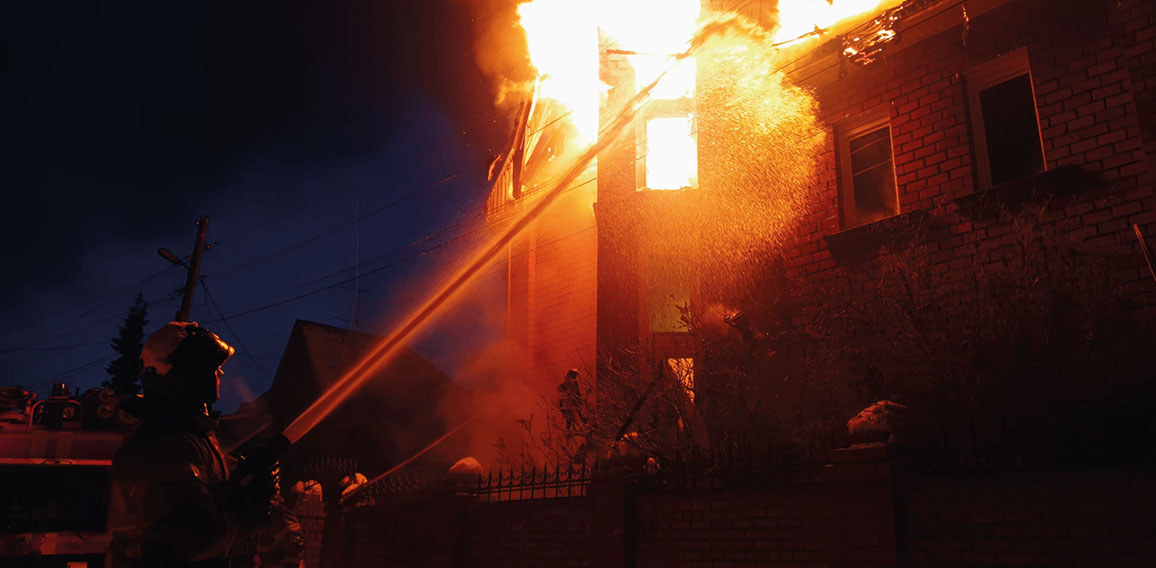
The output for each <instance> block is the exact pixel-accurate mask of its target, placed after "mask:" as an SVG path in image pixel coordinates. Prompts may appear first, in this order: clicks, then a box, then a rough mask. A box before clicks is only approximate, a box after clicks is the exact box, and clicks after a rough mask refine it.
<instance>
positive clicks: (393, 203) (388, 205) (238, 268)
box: [214, 171, 461, 275]
mask: <svg viewBox="0 0 1156 568" xmlns="http://www.w3.org/2000/svg"><path fill="white" fill-rule="evenodd" d="M460 175H461V172H460V171H458V172H454V173H452V174H450V175H448V176H446V177H444V178H441V179H439V180H437V181H435V182H433V183H432V184H429V185H427V186H424V187H421V188H419V189H417V190H414V191H411V192H409V193H407V194H405V195H403V196H401V197H398V198H396V199H394V200H393V201H390V202H389V203H386V204H385V205H383V206H381V207H378V208H377V209H374V210H372V211H369V212H368V213H365V214H363V215H358V216H357V217H356V218H355V219H354V220H353V221H346V222H343V223H339V224H337V225H333V226H330V227H329V228H327V229H324V230H322V231H320V232H318V233H315V234H313V235H310V236H308V237H306V238H304V239H302V240H300V241H297V242H295V243H293V244H291V245H289V246H287V247H284V248H282V249H278V250H275V251H273V252H270V253H267V254H264V255H261V256H260V257H257V258H255V259H251V260H249V261H247V262H245V263H244V264H242V265H240V266H235V267H233V268H231V269H226V270H224V271H220V272H217V273H216V274H217V275H224V274H236V273H241V272H246V271H248V270H253V269H254V268H256V266H257V265H258V264H260V263H262V262H265V261H268V260H271V259H273V258H277V257H279V256H281V255H282V254H285V253H287V252H289V251H292V250H295V249H298V248H300V247H303V246H305V245H307V244H309V243H311V242H313V241H316V240H317V239H320V238H321V237H324V236H328V235H331V234H333V233H335V232H337V231H339V230H341V229H343V228H345V227H348V226H350V225H353V224H355V223H358V222H360V221H364V220H366V219H368V218H370V217H372V216H374V215H377V214H378V213H381V212H383V211H386V210H389V209H392V208H394V207H397V206H398V205H400V204H402V203H404V202H406V201H408V200H410V199H412V198H414V197H416V196H418V195H421V194H422V193H425V192H427V191H429V190H431V189H434V188H435V187H439V186H441V185H444V184H446V183H448V182H450V181H452V180H454V179H457V178H458V177H459V176H460ZM270 223H271V222H269V223H265V225H268V224H270ZM249 233H252V231H251V230H250V231H247V232H246V233H244V234H249ZM227 240H228V239H226V242H227ZM220 242H223V241H217V243H220ZM217 243H214V244H217Z"/></svg>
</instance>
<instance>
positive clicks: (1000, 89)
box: [979, 74, 1044, 185]
mask: <svg viewBox="0 0 1156 568" xmlns="http://www.w3.org/2000/svg"><path fill="white" fill-rule="evenodd" d="M979 104H980V109H981V113H982V115H983V131H984V140H985V142H987V158H988V168H989V170H990V171H991V183H992V185H997V184H1001V183H1004V182H1008V181H1012V180H1016V179H1020V178H1024V177H1027V176H1030V175H1033V174H1037V173H1040V172H1042V171H1044V153H1043V148H1041V147H1040V133H1039V125H1038V124H1037V122H1036V107H1035V100H1034V99H1033V95H1032V83H1031V77H1030V76H1029V75H1026V74H1025V75H1020V76H1018V77H1015V78H1014V79H1010V80H1007V81H1004V82H1002V83H999V84H998V85H995V86H992V87H988V88H986V89H984V90H982V91H980V92H979Z"/></svg>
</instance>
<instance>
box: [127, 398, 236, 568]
mask: <svg viewBox="0 0 1156 568" xmlns="http://www.w3.org/2000/svg"><path fill="white" fill-rule="evenodd" d="M215 428H216V421H215V420H213V419H211V418H210V417H209V416H206V415H203V414H195V413H194V414H191V415H190V414H189V413H179V412H176V413H174V412H166V411H165V409H161V408H152V409H150V410H149V411H148V412H147V413H146V414H145V416H143V419H142V421H141V423H140V425H139V427H138V428H137V430H136V431H135V432H134V433H133V434H132V436H130V437H129V439H128V440H126V441H125V443H124V444H123V445H122V446H121V448H120V449H119V450H118V451H117V453H116V456H115V457H114V458H113V465H112V489H111V494H110V502H109V528H110V529H111V531H112V533H113V535H112V545H111V547H110V550H109V555H108V558H109V565H110V566H113V567H117V568H120V567H132V568H136V567H151V566H172V567H179V566H190V567H191V566H205V567H209V566H228V560H227V558H228V555H229V549H230V547H231V546H232V545H233V543H234V542H235V541H236V540H237V539H238V538H241V537H244V536H246V534H247V533H248V532H251V531H252V530H253V528H255V527H249V528H246V527H245V526H244V525H245V524H246V523H245V522H244V519H243V518H239V516H238V515H237V514H236V513H235V512H232V511H230V510H229V508H228V506H227V504H225V503H222V502H221V499H220V497H219V496H220V494H221V492H222V491H221V490H222V488H223V486H224V484H225V482H226V481H227V479H228V476H229V466H228V463H227V462H226V460H225V457H224V455H222V453H221V448H220V446H219V445H218V443H217V438H216V434H215V432H214V429H215Z"/></svg>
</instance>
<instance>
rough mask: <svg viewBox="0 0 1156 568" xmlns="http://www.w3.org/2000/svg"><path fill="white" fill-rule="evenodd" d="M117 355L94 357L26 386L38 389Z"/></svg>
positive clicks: (110, 359)
mask: <svg viewBox="0 0 1156 568" xmlns="http://www.w3.org/2000/svg"><path fill="white" fill-rule="evenodd" d="M116 357H117V356H116V354H113V355H104V356H101V357H97V358H96V359H93V360H91V361H89V362H87V363H83V364H81V365H79V366H76V367H73V368H71V369H69V370H67V371H63V372H60V373H56V374H55V375H52V376H51V377H48V378H46V379H40V380H39V381H35V382H32V383H29V384H28V386H27V387H25V388H27V389H28V390H36V389H37V388H39V387H42V386H44V385H46V384H49V383H51V382H53V381H55V380H57V379H60V378H63V377H66V376H68V375H71V374H73V373H79V372H81V371H84V370H86V369H88V368H90V367H93V366H96V365H99V364H101V363H106V362H108V361H112V360H113V359H115V358H116Z"/></svg>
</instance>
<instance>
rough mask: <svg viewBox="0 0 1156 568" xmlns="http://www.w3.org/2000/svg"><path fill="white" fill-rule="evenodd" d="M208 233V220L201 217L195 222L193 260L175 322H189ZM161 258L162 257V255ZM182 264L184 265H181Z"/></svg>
mask: <svg viewBox="0 0 1156 568" xmlns="http://www.w3.org/2000/svg"><path fill="white" fill-rule="evenodd" d="M208 232H209V218H208V216H202V217H201V218H200V219H198V220H197V240H196V242H195V243H194V244H193V258H192V261H191V262H190V264H188V265H187V266H185V268H186V269H188V272H189V277H188V279H186V280H185V289H184V292H185V295H184V297H183V298H181V309H180V310H179V311H177V315H176V318H175V319H176V321H189V308H191V307H192V305H193V289H194V288H196V286H197V273H198V272H200V270H201V255H202V254H203V253H204V252H205V235H206V234H207V233H208ZM162 256H164V255H163V254H162ZM181 264H184V263H181Z"/></svg>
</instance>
